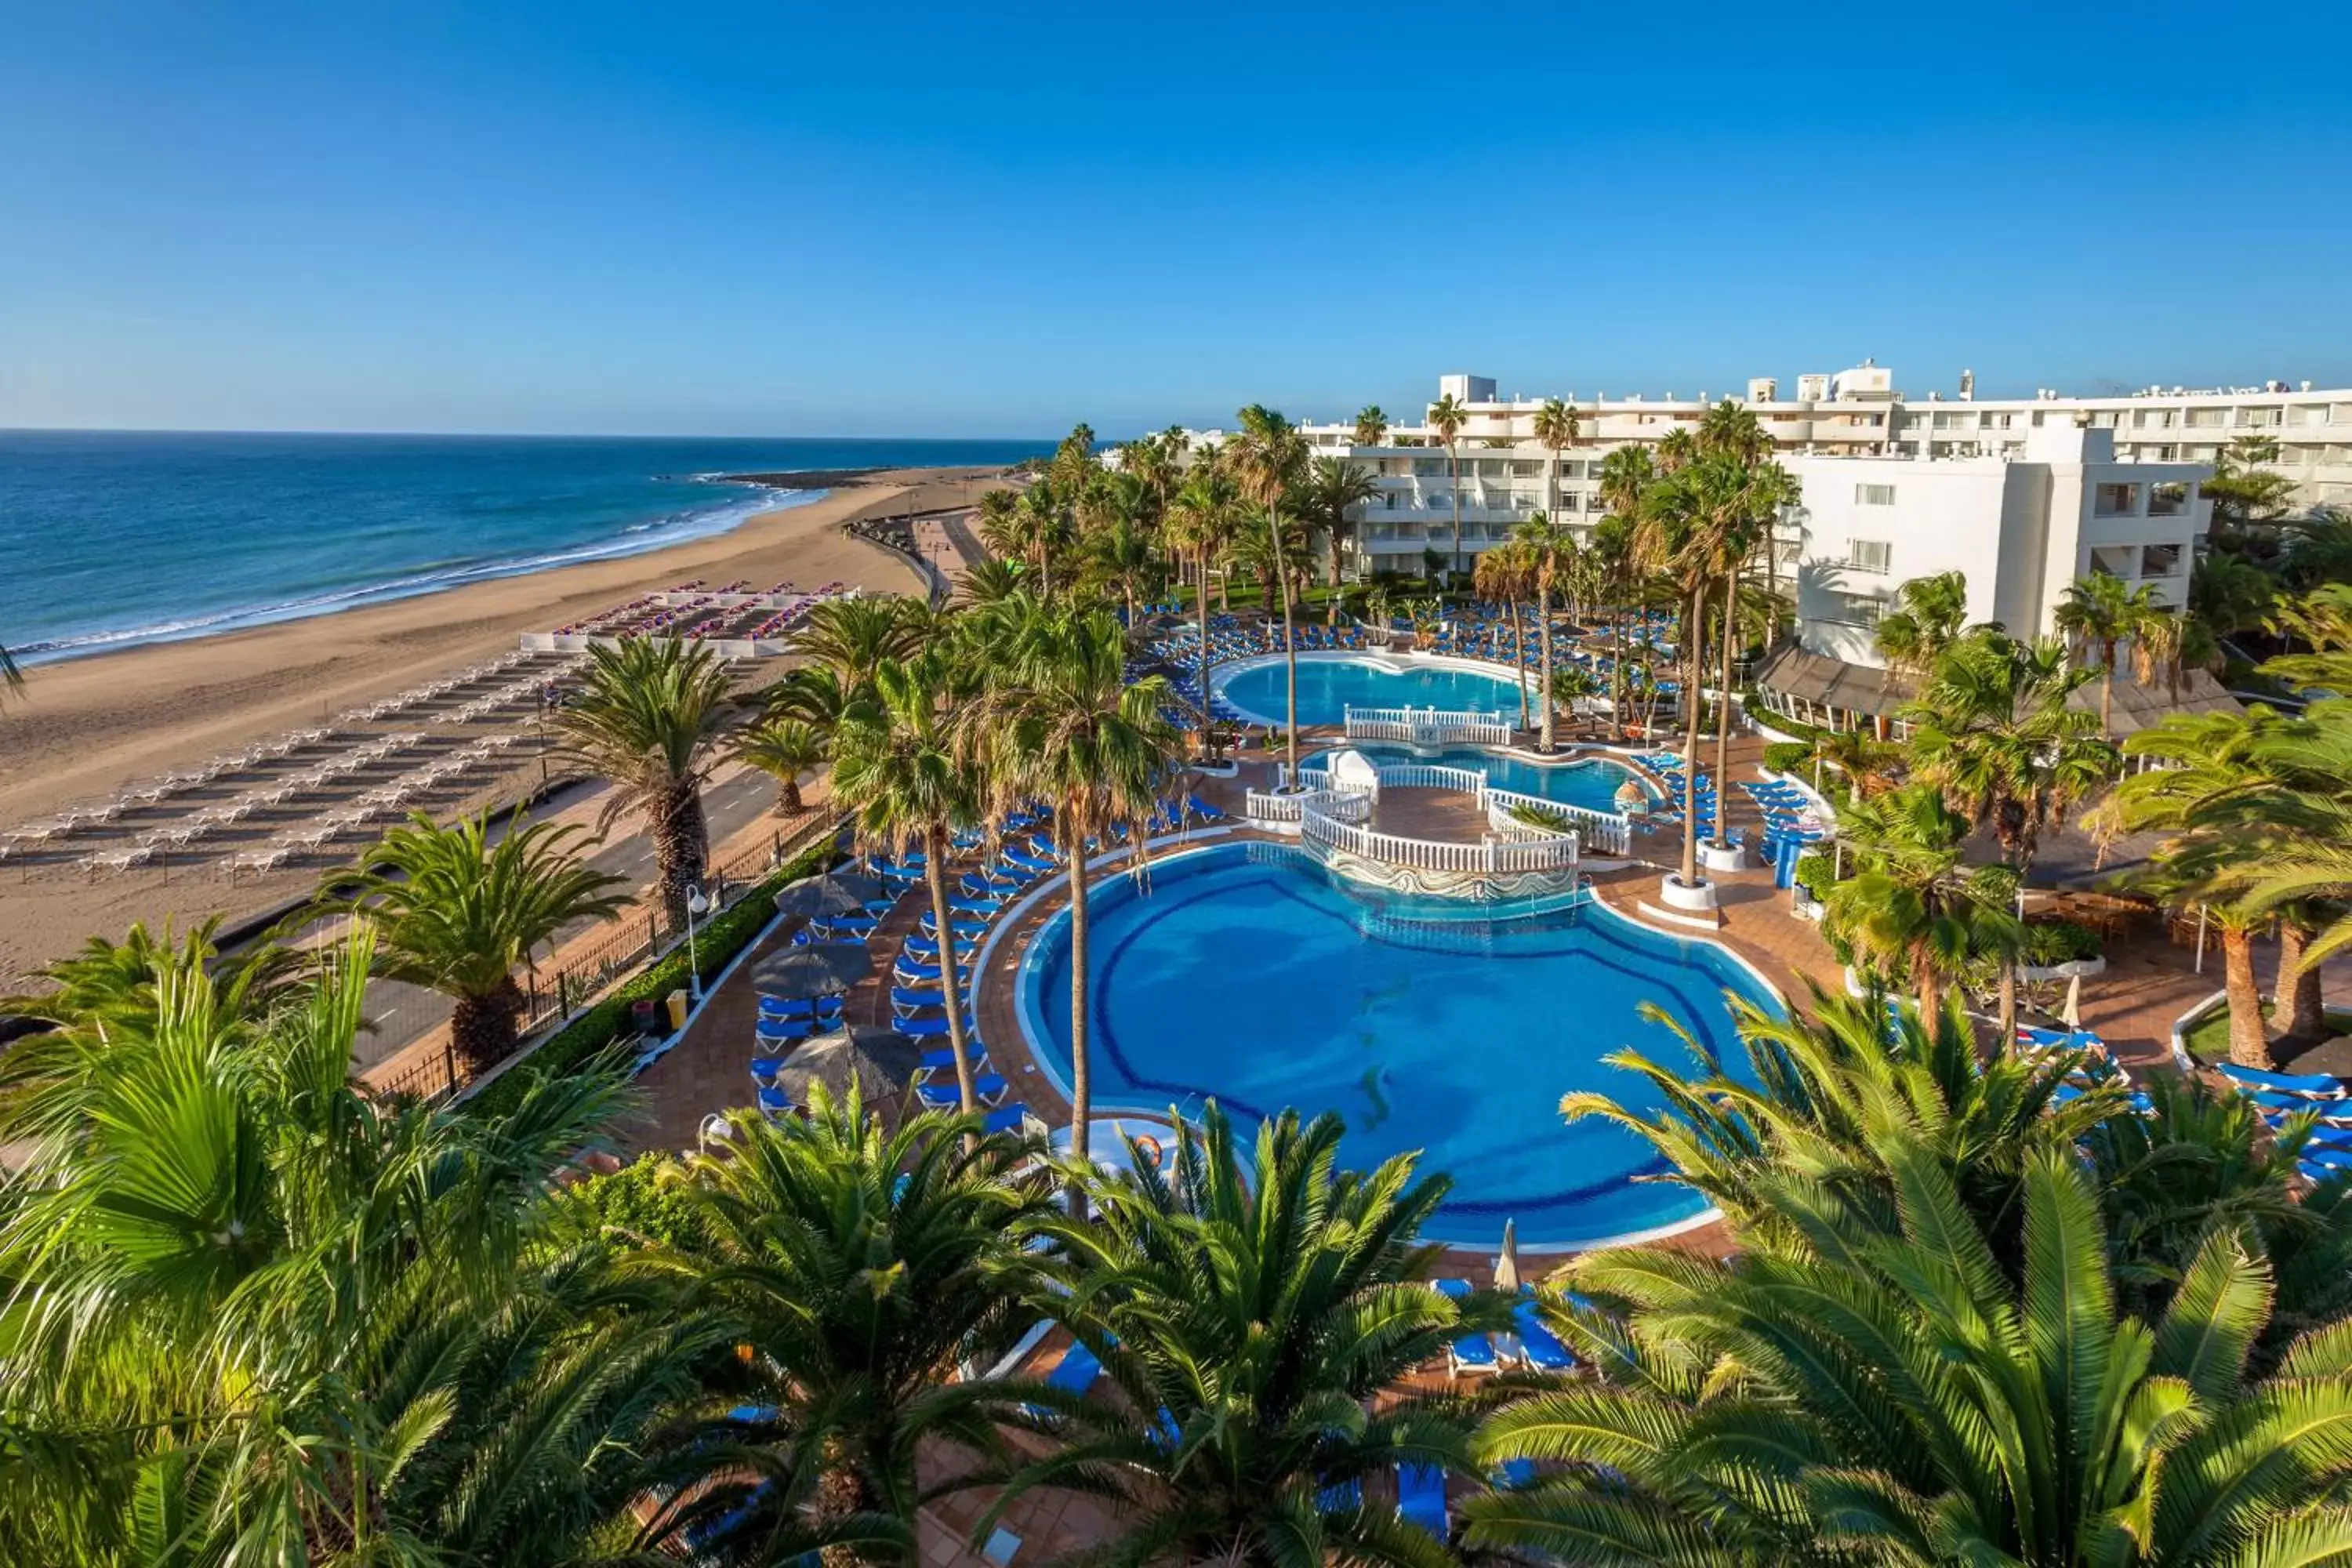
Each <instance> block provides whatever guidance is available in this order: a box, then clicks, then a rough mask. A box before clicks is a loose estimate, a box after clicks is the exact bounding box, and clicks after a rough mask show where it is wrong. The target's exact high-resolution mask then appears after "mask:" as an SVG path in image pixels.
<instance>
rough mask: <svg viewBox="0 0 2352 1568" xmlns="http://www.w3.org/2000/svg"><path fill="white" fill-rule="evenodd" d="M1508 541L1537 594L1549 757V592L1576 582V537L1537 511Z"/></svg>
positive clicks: (1542, 742) (1541, 744)
mask: <svg viewBox="0 0 2352 1568" xmlns="http://www.w3.org/2000/svg"><path fill="white" fill-rule="evenodd" d="M1572 418H1573V411H1571V420H1572ZM1572 434H1573V432H1571V436H1572ZM1511 542H1512V543H1514V544H1516V545H1517V546H1518V547H1519V549H1520V550H1521V551H1523V552H1525V556H1526V560H1527V570H1528V581H1529V584H1530V585H1531V586H1533V587H1534V589H1535V591H1536V663H1537V668H1538V671H1539V672H1540V673H1539V674H1538V679H1537V686H1538V689H1540V690H1541V691H1542V693H1543V707H1542V713H1543V729H1542V731H1541V733H1540V734H1539V735H1538V740H1537V745H1536V749H1537V750H1538V751H1539V752H1543V753H1545V754H1546V755H1549V754H1550V752H1551V749H1552V723H1553V720H1552V714H1553V707H1552V696H1553V692H1552V673H1551V591H1552V589H1553V588H1554V587H1555V586H1556V585H1558V584H1560V583H1562V582H1570V583H1572V582H1574V581H1576V580H1577V566H1578V560H1577V558H1578V556H1579V555H1580V553H1581V552H1580V551H1579V550H1578V549H1577V547H1576V536H1575V535H1573V534H1571V533H1570V532H1569V531H1568V530H1566V529H1564V528H1555V527H1553V526H1552V521H1551V519H1550V517H1549V515H1548V514H1546V513H1543V512H1540V511H1539V512H1538V513H1536V514H1535V515H1534V516H1533V517H1531V518H1529V519H1528V521H1525V522H1523V523H1521V524H1519V526H1518V527H1517V528H1516V529H1514V530H1512V531H1511Z"/></svg>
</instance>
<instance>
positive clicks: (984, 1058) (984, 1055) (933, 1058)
mask: <svg viewBox="0 0 2352 1568" xmlns="http://www.w3.org/2000/svg"><path fill="white" fill-rule="evenodd" d="M966 1048H967V1049H968V1050H970V1051H971V1070H972V1071H974V1072H978V1071H980V1069H981V1068H984V1067H986V1066H987V1065H988V1047H985V1046H983V1045H982V1044H981V1043H980V1042H979V1041H978V1040H974V1039H971V1037H966ZM915 1071H916V1073H917V1074H918V1075H919V1076H920V1077H924V1078H928V1077H929V1076H930V1075H931V1074H933V1073H935V1072H953V1071H955V1047H953V1046H941V1047H940V1048H939V1049H938V1050H935V1051H925V1052H924V1053H923V1059H922V1062H921V1065H919V1067H917V1068H915Z"/></svg>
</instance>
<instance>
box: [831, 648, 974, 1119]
mask: <svg viewBox="0 0 2352 1568" xmlns="http://www.w3.org/2000/svg"><path fill="white" fill-rule="evenodd" d="M976 684H977V683H976V681H975V680H974V679H971V673H970V672H968V671H967V670H966V669H964V668H959V665H958V661H957V659H956V657H955V656H954V655H952V654H950V652H948V651H947V650H945V649H942V648H940V647H932V648H929V649H927V650H925V651H924V652H923V653H921V654H919V655H918V656H916V657H915V658H912V659H909V660H908V661H907V662H905V663H900V662H899V661H898V660H896V659H888V660H885V661H884V662H883V663H882V664H881V665H880V666H879V667H877V668H876V669H875V671H874V679H873V683H872V687H871V689H870V690H869V691H868V693H867V694H866V697H865V698H864V699H863V700H860V701H859V702H858V703H857V704H856V706H854V707H852V708H851V709H850V710H849V712H848V713H847V714H846V715H845V717H844V718H843V720H842V725H841V731H840V734H839V735H838V737H837V738H836V740H835V750H836V760H835V763H834V785H833V787H834V795H835V799H837V800H838V801H840V803H841V804H842V805H843V806H844V807H845V808H846V809H847V810H848V811H849V813H850V814H851V817H852V820H853V821H854V822H855V823H856V828H857V837H858V839H859V841H860V842H861V843H863V844H865V845H866V847H867V848H868V849H869V850H871V849H880V850H882V851H884V852H886V853H887V854H889V855H890V856H892V857H894V858H896V857H899V856H902V855H904V854H905V853H906V851H907V850H908V849H909V848H912V847H918V846H919V847H921V849H922V851H923V871H924V877H925V879H926V880H927V881H928V883H929V887H930V891H931V921H932V923H933V925H934V927H935V928H936V929H937V930H938V931H940V952H941V962H940V994H941V995H942V996H943V997H944V998H945V1001H946V1004H947V1015H948V1046H949V1048H950V1051H951V1052H952V1054H953V1055H954V1058H955V1069H956V1089H957V1091H958V1093H959V1094H961V1097H962V1099H961V1104H962V1106H963V1110H964V1111H965V1113H966V1114H970V1113H971V1112H973V1111H974V1110H977V1109H978V1108H979V1104H980V1101H979V1100H978V1098H977V1096H976V1094H975V1092H974V1089H973V1078H972V1066H971V1043H970V1040H969V1037H967V1035H966V1033H965V1030H964V998H963V981H962V977H961V968H960V966H959V965H958V964H957V963H955V953H954V951H953V950H954V942H953V941H952V936H951V933H952V932H953V931H954V929H955V926H954V922H953V920H952V919H951V917H950V912H949V910H948V880H947V878H948V873H947V862H948V858H949V856H950V854H951V853H952V839H953V836H954V835H955V834H956V833H958V832H960V831H961V830H962V829H963V828H965V827H968V826H971V824H972V823H973V822H974V821H975V820H977V818H978V816H979V779H978V777H977V775H976V772H975V769H974V767H973V763H972V759H971V753H970V752H969V750H968V748H966V747H964V746H963V745H961V743H960V740H959V737H958V735H957V732H956V723H957V714H958V711H959V710H960V709H961V707H962V706H963V705H964V704H966V703H969V702H971V700H974V699H975V698H976V696H977V692H976V690H975V689H974V687H975V686H976Z"/></svg>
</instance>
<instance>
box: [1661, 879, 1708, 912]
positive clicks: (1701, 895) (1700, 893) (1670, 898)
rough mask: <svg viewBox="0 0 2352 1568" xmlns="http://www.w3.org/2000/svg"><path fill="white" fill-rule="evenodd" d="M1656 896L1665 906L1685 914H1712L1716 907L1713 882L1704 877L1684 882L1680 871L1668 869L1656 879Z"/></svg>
mask: <svg viewBox="0 0 2352 1568" xmlns="http://www.w3.org/2000/svg"><path fill="white" fill-rule="evenodd" d="M1658 898H1659V900H1660V901H1661V902H1663V903H1664V905H1665V906H1666V908H1668V909H1670V910H1681V911H1683V912H1684V913H1685V914H1694V915H1707V914H1713V913H1714V912H1715V910H1716V907H1717V899H1716V890H1715V884H1714V883H1713V882H1710V881H1708V880H1707V879H1705V878H1704V877H1702V878H1700V879H1698V880H1697V881H1696V882H1691V883H1687V884H1685V882H1684V881H1683V879H1682V873H1680V872H1678V871H1669V872H1667V873H1666V874H1665V875H1664V876H1663V877H1661V878H1659V879H1658Z"/></svg>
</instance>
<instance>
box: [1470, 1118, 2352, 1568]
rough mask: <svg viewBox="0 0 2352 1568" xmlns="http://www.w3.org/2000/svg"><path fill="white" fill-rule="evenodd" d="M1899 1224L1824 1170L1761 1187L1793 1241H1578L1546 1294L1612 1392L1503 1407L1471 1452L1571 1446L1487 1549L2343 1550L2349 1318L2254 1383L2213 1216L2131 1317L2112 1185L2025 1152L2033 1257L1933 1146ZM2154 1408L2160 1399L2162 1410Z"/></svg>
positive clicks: (1569, 1556) (2026, 1220) (1667, 1559)
mask: <svg viewBox="0 0 2352 1568" xmlns="http://www.w3.org/2000/svg"><path fill="white" fill-rule="evenodd" d="M1886 1159H1887V1163H1889V1164H1890V1166H1891V1167H1892V1168H1893V1169H1894V1170H1895V1172H1896V1173H1898V1176H1899V1179H1900V1182H1901V1184H1902V1192H1903V1202H1902V1204H1901V1205H1900V1206H1899V1209H1898V1210H1897V1212H1896V1213H1895V1215H1893V1216H1892V1217H1893V1221H1894V1223H1893V1226H1892V1234H1887V1232H1886V1231H1885V1229H1883V1228H1882V1227H1881V1226H1877V1225H1869V1224H1864V1223H1860V1222H1859V1217H1858V1216H1857V1215H1855V1212H1854V1210H1853V1208H1852V1207H1851V1206H1849V1205H1844V1204H1843V1203H1840V1202H1838V1201H1837V1200H1836V1199H1835V1198H1833V1197H1832V1196H1830V1195H1829V1194H1826V1193H1824V1192H1823V1190H1822V1188H1821V1187H1820V1186H1818V1185H1817V1184H1815V1183H1813V1182H1811V1181H1810V1180H1800V1179H1797V1178H1796V1175H1795V1173H1794V1171H1793V1170H1791V1172H1790V1178H1789V1179H1787V1180H1784V1181H1782V1182H1780V1183H1778V1184H1774V1185H1773V1186H1772V1187H1771V1188H1769V1189H1768V1201H1769V1203H1770V1204H1771V1205H1772V1208H1773V1211H1774V1217H1775V1219H1776V1221H1777V1223H1778V1226H1779V1227H1780V1229H1782V1230H1790V1231H1801V1232H1802V1233H1803V1234H1804V1235H1805V1236H1806V1237H1808V1240H1807V1241H1806V1242H1805V1243H1803V1244H1796V1245H1790V1246H1787V1247H1759V1246H1757V1245H1755V1244H1754V1239H1753V1238H1752V1235H1751V1232H1750V1228H1749V1227H1745V1226H1741V1227H1736V1229H1735V1236H1736V1237H1737V1239H1738V1244H1739V1247H1740V1250H1739V1251H1738V1253H1736V1254H1735V1255H1734V1256H1733V1257H1731V1258H1727V1259H1721V1260H1710V1259H1701V1258H1686V1257H1678V1256H1674V1255H1670V1254H1665V1253H1663V1252H1659V1251H1656V1250H1654V1249H1647V1248H1633V1247H1627V1248H1617V1249H1611V1250H1606V1251H1601V1252H1594V1253H1587V1254H1585V1255H1584V1256H1583V1257H1581V1258H1578V1259H1577V1260H1576V1261H1574V1262H1573V1263H1571V1264H1570V1266H1569V1267H1568V1268H1566V1269H1565V1270H1563V1272H1562V1275H1561V1276H1560V1287H1561V1291H1563V1292H1564V1291H1566V1290H1574V1291H1576V1292H1578V1293H1580V1296H1581V1297H1582V1298H1584V1299H1585V1300H1589V1301H1591V1303H1593V1306H1592V1307H1591V1308H1590V1309H1585V1308H1571V1307H1570V1305H1568V1303H1567V1300H1566V1298H1565V1296H1564V1294H1560V1293H1555V1294H1553V1295H1552V1296H1551V1297H1550V1300H1551V1301H1552V1303H1553V1309H1552V1310H1553V1312H1554V1315H1555V1321H1556V1322H1557V1323H1558V1325H1559V1327H1560V1328H1561V1330H1562V1331H1564V1332H1565V1333H1566V1334H1567V1335H1568V1336H1570V1338H1571V1340H1572V1341H1574V1342H1576V1343H1577V1345H1578V1348H1580V1349H1581V1350H1582V1351H1583V1352H1584V1353H1585V1355H1586V1356H1587V1358H1588V1359H1589V1360H1591V1362H1593V1363H1595V1364H1599V1365H1602V1366H1606V1367H1608V1368H1610V1369H1611V1374H1610V1377H1609V1379H1608V1380H1607V1381H1606V1382H1605V1383H1579V1384H1567V1385H1564V1386H1561V1387H1559V1388H1558V1389H1557V1390H1553V1391H1548V1392H1545V1393H1543V1394H1538V1395H1535V1396H1533V1397H1531V1398H1528V1399H1527V1400H1525V1401H1524V1402H1521V1403H1519V1404H1517V1405H1513V1406H1511V1407H1509V1408H1508V1409H1507V1410H1505V1411H1504V1412H1503V1413H1501V1414H1500V1415H1497V1416H1496V1418H1495V1419H1494V1420H1493V1421H1492V1422H1491V1423H1490V1424H1489V1426H1487V1428H1486V1432H1485V1433H1484V1434H1483V1435H1482V1437H1481V1440H1480V1448H1481V1450H1482V1458H1486V1459H1487V1460H1489V1461H1490V1462H1491V1461H1496V1460H1503V1459H1510V1458H1525V1459H1537V1460H1546V1461H1557V1462H1559V1464H1560V1466H1561V1468H1559V1469H1558V1470H1557V1471H1555V1472H1554V1473H1552V1474H1551V1475H1549V1476H1548V1477H1547V1478H1546V1479H1542V1480H1540V1481H1538V1482H1537V1483H1536V1484H1534V1485H1533V1486H1531V1487H1528V1488H1525V1489H1513V1490H1507V1491H1502V1492H1497V1493H1496V1494H1494V1495H1493V1496H1491V1497H1486V1498H1478V1499H1474V1500H1472V1501H1471V1502H1470V1503H1469V1504H1468V1505H1467V1511H1468V1513H1469V1515H1470V1524H1469V1530H1468V1537H1467V1539H1468V1542H1469V1544H1470V1545H1471V1547H1472V1548H1474V1549H1478V1548H1486V1549H1495V1550H1503V1551H1509V1552H1515V1553H1519V1554H1536V1553H1552V1554H1557V1555H1559V1557H1561V1558H1562V1559H1564V1560H1567V1561H1574V1562H1587V1563H1676V1564H1691V1565H1694V1568H1696V1565H1697V1564H1702V1563H1704V1564H1739V1565H1743V1568H1767V1565H1772V1564H1784V1563H1852V1562H1868V1563H1961V1562H1975V1563H2003V1564H2011V1565H2016V1568H2063V1565H2072V1564H2080V1563H2131V1564H2137V1565H2146V1568H2159V1565H2160V1568H2221V1565H2223V1564H2236V1563H2309V1562H2321V1561H2326V1560H2327V1559H2328V1558H2330V1557H2332V1556H2336V1555H2341V1554H2342V1553H2344V1552H2347V1551H2352V1512H2347V1510H2346V1509H2345V1508H2344V1507H2343V1505H2342V1503H2341V1502H2340V1500H2338V1498H2337V1495H2336V1494H2337V1489H2338V1488H2339V1486H2340V1484H2341V1481H2342V1479H2343V1476H2344V1473H2345V1470H2346V1468H2347V1458H2346V1456H2345V1454H2344V1452H2343V1450H2342V1448H2341V1447H2340V1445H2338V1444H2337V1443H2336V1441H2335V1437H2334V1434H2335V1433H2336V1431H2337V1430H2338V1429H2340V1428H2341V1427H2342V1426H2345V1425H2346V1424H2347V1422H2352V1362H2347V1352H2346V1351H2345V1349H2344V1344H2345V1340H2344V1336H2343V1335H2341V1334H2340V1333H2339V1334H2329V1333H2318V1334H2313V1335H2309V1336H2306V1337H2305V1338H2304V1339H2303V1340H2301V1341H2299V1342H2297V1343H2296V1344H2295V1346H2294V1349H2293V1350H2291V1351H2290V1352H2288V1354H2287V1358H2286V1362H2285V1364H2284V1367H2283V1368H2282V1373H2281V1375H2280V1376H2279V1377H2278V1378H2276V1379H2268V1380H2266V1379H2263V1378H2261V1377H2258V1376H2255V1375H2252V1373H2250V1372H2249V1369H2248V1365H2247V1359H2248V1353H2249V1350H2250V1348H2251V1346H2252V1344H2253V1342H2254V1341H2255V1339H2256V1337H2257V1336H2258V1334H2259V1333H2260V1332H2261V1331H2262V1330H2263V1326H2264V1323H2265V1321H2266V1320H2267V1319H2268V1318H2269V1315H2270V1290H2271V1286H2270V1278H2269V1270H2268V1268H2266V1266H2265V1263H2264V1260H2263V1258H2262V1256H2261V1254H2260V1251H2259V1249H2258V1247H2256V1245H2255V1244H2254V1242H2253V1241H2252V1238H2251V1237H2250V1236H2249V1235H2248V1234H2247V1233H2246V1232H2245V1231H2243V1230H2242V1229H2241V1228H2240V1227H2238V1226H2231V1225H2227V1224H2224V1225H2221V1226H2214V1227H2213V1228H2212V1229H2210V1231H2209V1232H2208V1233H2207V1234H2206V1235H2205V1237H2203V1239H2202V1242H2201V1245H2200V1246H2199V1247H2198V1248H2197V1250H2196V1252H2195V1254H2194V1255H2193V1257H2192V1258H2190V1260H2189V1263H2188V1266H2187V1270H2186V1278H2185V1279H2184V1280H2183V1282H2182V1285H2181V1288H2180V1289H2179V1291H2178V1292H2177V1293H2176V1294H2175V1296H2174V1297H2173V1301H2172V1305H2171V1307H2170V1308H2169V1310H2167V1311H2166V1312H2165V1313H2164V1315H2163V1316H2162V1317H2161V1318H2159V1319H2157V1320H2154V1321H2144V1320H2141V1319H2137V1318H2133V1317H2129V1316H2126V1315H2125V1314H2124V1313H2123V1311H2122V1310H2121V1308H2120V1306H2119V1303H2118V1301H2117V1300H2116V1283H2115V1280H2114V1279H2113V1278H2112V1277H2111V1275H2110V1273H2109V1268H2108V1259H2107V1256H2106V1247H2107V1243H2108V1237H2107V1232H2106V1227H2105V1225H2104V1224H2103V1223H2102V1220H2101V1216H2100V1214H2099V1194H2098V1193H2097V1190H2096V1188H2095V1182H2094V1177H2093V1176H2092V1174H2091V1173H2089V1172H2087V1171H2086V1170H2084V1168H2083V1167H2082V1165H2081V1163H2080V1161H2079V1158H2078V1157H2077V1156H2076V1155H2075V1154H2074V1152H2073V1151H2072V1150H2071V1149H2068V1148H2063V1147H2049V1148H2043V1149H2041V1150H2038V1151H2036V1152H2034V1153H2033V1155H2032V1158H2031V1159H2030V1161H2029V1162H2028V1163H2027V1166H2026V1169H2025V1174H2024V1182H2023V1188H2024V1194H2023V1202H2022V1205H2021V1206H2022V1209H2023V1224H2022V1228H2023V1235H2024V1246H2023V1258H2024V1263H2023V1272H2022V1277H2021V1278H2020V1279H2012V1278H2011V1276H2009V1275H2008V1274H2007V1273H2006V1272H2004V1270H2003V1269H2002V1268H2001V1267H2000V1259H1999V1254H1998V1243H1997V1240H1996V1238H1995V1237H1991V1236H1990V1235H1988V1234H1987V1233H1986V1232H1985V1231H1983V1230H1982V1229H1980V1228H1979V1226H1977V1225H1975V1224H1972V1223H1971V1222H1970V1219H1969V1214H1968V1212H1967V1210H1966V1208H1965V1207H1964V1205H1962V1203H1961V1200H1960V1196H1959V1194H1958V1192H1957V1191H1956V1190H1955V1186H1954V1184H1953V1182H1952V1180H1951V1179H1950V1177H1949V1176H1948V1174H1946V1173H1944V1172H1943V1171H1941V1170H1939V1169H1937V1166H1936V1164H1935V1163H1934V1161H1933V1160H1932V1159H1931V1158H1929V1157H1927V1155H1926V1154H1925V1153H1924V1152H1922V1151H1920V1150H1919V1149H1918V1148H1916V1146H1906V1144H1904V1143H1895V1144H1894V1145H1893V1146H1891V1147H1890V1148H1889V1150H1888V1151H1887V1153H1886ZM2158 1412H2161V1415H2160V1416H2159V1415H2158Z"/></svg>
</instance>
